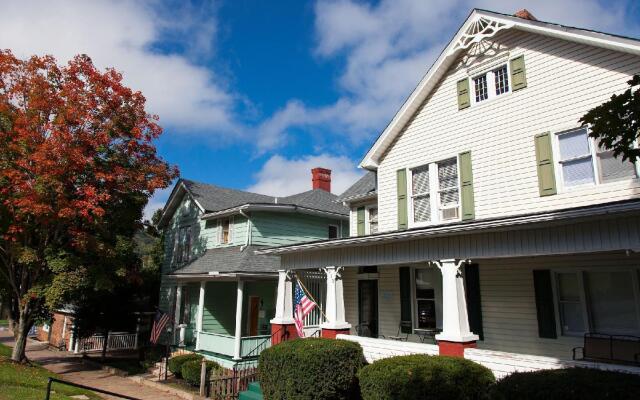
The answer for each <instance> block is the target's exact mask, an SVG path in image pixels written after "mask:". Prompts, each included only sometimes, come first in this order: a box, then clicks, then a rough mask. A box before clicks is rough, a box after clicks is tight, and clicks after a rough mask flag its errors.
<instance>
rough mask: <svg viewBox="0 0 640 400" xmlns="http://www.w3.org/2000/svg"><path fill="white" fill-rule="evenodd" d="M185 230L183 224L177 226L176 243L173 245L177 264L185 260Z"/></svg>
mask: <svg viewBox="0 0 640 400" xmlns="http://www.w3.org/2000/svg"><path fill="white" fill-rule="evenodd" d="M186 232H187V228H186V227H185V226H183V227H180V228H178V230H177V231H176V237H175V240H176V244H175V246H174V248H175V255H176V263H177V264H178V265H180V264H182V263H183V262H184V261H187V260H186V258H185V254H186V253H185V237H186V234H187V233H186Z"/></svg>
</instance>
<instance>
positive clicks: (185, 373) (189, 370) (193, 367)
mask: <svg viewBox="0 0 640 400" xmlns="http://www.w3.org/2000/svg"><path fill="white" fill-rule="evenodd" d="M201 364H202V359H200V360H190V361H187V362H185V363H184V364H182V369H181V370H180V373H181V374H182V379H184V380H185V382H187V383H188V384H190V385H193V386H200V368H202V367H201ZM220 369H222V367H221V366H220V365H219V364H218V363H216V362H213V361H208V360H207V375H206V376H207V379H209V377H211V372H212V371H217V370H220Z"/></svg>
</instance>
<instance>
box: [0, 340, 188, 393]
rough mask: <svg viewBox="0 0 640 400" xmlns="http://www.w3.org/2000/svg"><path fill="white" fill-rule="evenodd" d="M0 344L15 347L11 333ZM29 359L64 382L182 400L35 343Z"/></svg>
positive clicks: (28, 351) (30, 348) (28, 347)
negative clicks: (57, 375)
mask: <svg viewBox="0 0 640 400" xmlns="http://www.w3.org/2000/svg"><path fill="white" fill-rule="evenodd" d="M0 343H2V344H4V345H7V346H13V336H12V335H11V333H10V332H8V331H0ZM27 357H28V358H29V360H31V361H34V362H37V363H38V364H40V365H42V366H43V367H44V368H46V369H48V370H49V371H51V372H54V373H56V374H59V375H60V376H61V377H62V379H64V380H66V381H69V382H73V383H78V384H81V385H86V386H92V387H95V388H98V389H103V390H108V391H110V392H114V393H119V394H123V395H126V396H132V397H136V398H139V399H142V400H174V399H180V398H179V397H177V396H175V395H173V394H170V393H167V392H164V391H162V390H159V389H154V388H151V387H147V386H143V385H141V384H139V383H136V382H135V381H133V380H132V379H128V378H125V377H120V376H115V375H111V374H109V373H108V372H107V371H103V370H102V369H99V368H96V367H93V366H91V365H88V364H84V363H83V362H82V359H81V357H79V356H77V355H74V354H72V353H67V352H59V351H53V350H48V349H47V347H46V345H44V344H42V343H39V342H36V341H33V340H29V341H28V342H27ZM101 396H102V397H104V398H105V399H118V398H116V397H111V396H106V395H101Z"/></svg>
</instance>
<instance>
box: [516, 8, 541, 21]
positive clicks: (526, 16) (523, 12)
mask: <svg viewBox="0 0 640 400" xmlns="http://www.w3.org/2000/svg"><path fill="white" fill-rule="evenodd" d="M513 16H514V17H518V18H522V19H528V20H529V21H537V20H538V18H536V17H534V16H533V14H531V13H530V12H529V10H527V9H526V8H523V9H522V10H520V11H518V12H516V13H515V14H513Z"/></svg>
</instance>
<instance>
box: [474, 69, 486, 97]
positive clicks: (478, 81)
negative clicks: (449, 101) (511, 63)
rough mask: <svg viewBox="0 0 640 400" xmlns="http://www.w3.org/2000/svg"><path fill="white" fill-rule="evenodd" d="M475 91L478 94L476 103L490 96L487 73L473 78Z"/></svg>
mask: <svg viewBox="0 0 640 400" xmlns="http://www.w3.org/2000/svg"><path fill="white" fill-rule="evenodd" d="M473 88H474V93H475V94H476V103H479V102H481V101H483V100H486V99H488V98H489V89H488V88H487V75H486V74H485V75H480V76H479V77H477V78H474V79H473Z"/></svg>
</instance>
